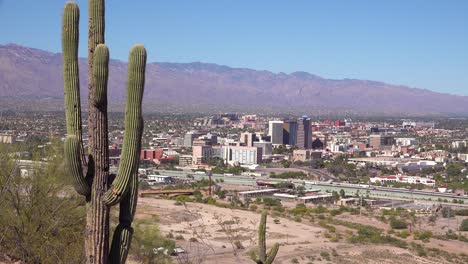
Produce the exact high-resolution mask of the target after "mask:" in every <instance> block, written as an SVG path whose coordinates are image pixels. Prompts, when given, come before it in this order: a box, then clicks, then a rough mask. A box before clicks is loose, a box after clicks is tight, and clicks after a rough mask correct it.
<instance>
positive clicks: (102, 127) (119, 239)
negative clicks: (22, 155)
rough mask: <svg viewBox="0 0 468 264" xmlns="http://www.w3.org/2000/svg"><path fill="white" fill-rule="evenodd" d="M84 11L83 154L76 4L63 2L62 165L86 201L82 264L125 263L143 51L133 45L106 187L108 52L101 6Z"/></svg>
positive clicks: (94, 0)
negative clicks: (118, 144) (113, 171)
mask: <svg viewBox="0 0 468 264" xmlns="http://www.w3.org/2000/svg"><path fill="white" fill-rule="evenodd" d="M88 11H89V24H88V29H89V31H88V78H89V80H88V94H89V97H88V138H89V140H88V151H87V152H88V154H85V150H84V148H83V140H82V125H81V106H80V85H79V77H78V76H79V74H78V35H79V32H78V26H79V8H78V5H77V4H76V3H73V2H68V3H67V4H66V5H65V8H64V11H63V21H62V23H63V27H62V50H63V80H64V97H65V109H66V120H67V138H66V140H65V145H64V151H65V162H66V166H67V168H68V169H69V172H70V174H71V176H72V179H73V186H74V188H75V189H76V191H77V192H78V193H79V194H81V195H83V196H85V197H86V229H85V251H86V262H87V263H101V264H105V263H125V260H126V258H127V254H128V250H129V248H130V243H131V238H132V235H133V228H132V227H131V224H132V221H133V217H134V215H135V209H136V202H137V190H138V189H137V187H138V186H137V185H138V179H137V170H138V162H139V152H140V149H141V135H142V131H143V119H142V111H141V104H142V97H143V89H144V83H145V68H146V50H145V48H144V47H143V46H142V45H135V46H134V47H133V48H132V50H131V52H130V56H129V65H128V81H127V104H126V111H125V136H124V146H123V151H122V161H121V165H120V166H119V170H118V173H117V176H116V179H115V180H114V182H113V183H112V186H110V185H111V183H110V179H109V146H108V135H107V134H108V130H107V80H108V75H109V50H108V48H107V47H106V45H104V0H89V10H88ZM117 203H120V213H119V225H118V226H117V227H116V229H115V231H114V236H113V239H112V244H111V246H110V247H109V210H110V206H112V205H115V204H117Z"/></svg>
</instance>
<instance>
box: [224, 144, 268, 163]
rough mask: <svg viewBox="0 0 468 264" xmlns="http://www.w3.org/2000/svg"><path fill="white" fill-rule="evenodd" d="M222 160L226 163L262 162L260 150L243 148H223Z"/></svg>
mask: <svg viewBox="0 0 468 264" xmlns="http://www.w3.org/2000/svg"><path fill="white" fill-rule="evenodd" d="M223 158H224V160H225V162H226V163H228V164H230V165H234V164H258V163H260V162H261V161H262V148H259V147H245V146H224V147H223Z"/></svg>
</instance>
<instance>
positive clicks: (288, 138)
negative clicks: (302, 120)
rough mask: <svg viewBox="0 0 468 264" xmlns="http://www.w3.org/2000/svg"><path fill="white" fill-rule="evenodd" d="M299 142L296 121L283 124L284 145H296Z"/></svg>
mask: <svg viewBox="0 0 468 264" xmlns="http://www.w3.org/2000/svg"><path fill="white" fill-rule="evenodd" d="M296 141H297V122H296V121H295V120H287V121H284V123H283V144H285V145H291V146H294V145H296Z"/></svg>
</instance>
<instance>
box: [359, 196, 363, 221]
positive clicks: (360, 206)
mask: <svg viewBox="0 0 468 264" xmlns="http://www.w3.org/2000/svg"><path fill="white" fill-rule="evenodd" d="M360 198H361V203H360V204H359V216H361V215H362V213H361V211H362V195H361V197H360Z"/></svg>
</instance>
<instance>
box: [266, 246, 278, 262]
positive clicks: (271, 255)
mask: <svg viewBox="0 0 468 264" xmlns="http://www.w3.org/2000/svg"><path fill="white" fill-rule="evenodd" d="M278 250H279V244H278V243H275V244H274V245H273V247H272V248H271V249H270V251H269V252H268V257H267V259H266V260H265V264H272V263H273V261H274V260H275V258H276V254H277V253H278Z"/></svg>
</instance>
